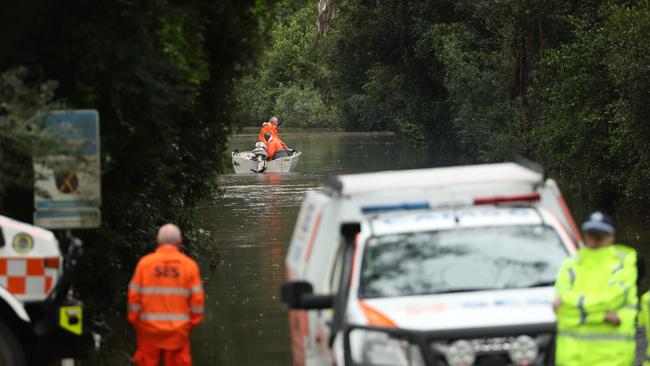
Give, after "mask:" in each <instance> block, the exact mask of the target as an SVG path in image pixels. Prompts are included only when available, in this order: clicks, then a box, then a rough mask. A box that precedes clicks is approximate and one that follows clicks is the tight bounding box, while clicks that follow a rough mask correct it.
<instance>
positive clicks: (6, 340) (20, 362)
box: [0, 320, 27, 366]
mask: <svg viewBox="0 0 650 366" xmlns="http://www.w3.org/2000/svg"><path fill="white" fill-rule="evenodd" d="M26 364H27V360H26V359H25V350H23V346H22V345H21V344H20V342H19V341H18V338H16V335H15V334H14V332H13V331H12V330H11V329H10V328H9V327H8V326H7V325H6V324H5V323H4V322H3V321H1V320H0V365H7V366H25V365H26Z"/></svg>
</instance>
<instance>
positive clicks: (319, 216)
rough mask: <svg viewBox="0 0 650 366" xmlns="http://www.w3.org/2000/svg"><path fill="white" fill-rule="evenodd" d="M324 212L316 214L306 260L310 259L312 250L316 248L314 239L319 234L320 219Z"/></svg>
mask: <svg viewBox="0 0 650 366" xmlns="http://www.w3.org/2000/svg"><path fill="white" fill-rule="evenodd" d="M321 216H322V213H320V212H319V213H318V215H317V216H316V222H314V229H313V230H312V232H311V235H310V236H309V242H308V243H307V251H306V252H305V262H307V261H308V260H309V257H310V256H311V250H312V249H313V248H314V240H315V239H316V234H318V227H319V226H320V219H321Z"/></svg>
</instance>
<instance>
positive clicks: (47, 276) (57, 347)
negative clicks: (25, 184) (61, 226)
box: [0, 216, 96, 366]
mask: <svg viewBox="0 0 650 366" xmlns="http://www.w3.org/2000/svg"><path fill="white" fill-rule="evenodd" d="M68 248H69V249H68V254H67V255H66V257H63V256H62V255H61V249H60V248H59V242H58V240H57V239H56V237H55V236H54V234H53V233H52V232H50V231H48V230H44V229H41V228H38V227H36V226H32V225H28V224H25V223H21V222H18V221H15V220H12V219H10V218H7V217H4V216H0V365H7V366H22V365H46V364H50V363H51V362H52V361H54V360H57V359H62V358H73V357H78V356H81V355H83V354H84V353H86V352H87V351H88V350H90V349H92V348H94V347H95V346H96V345H95V343H96V342H95V341H96V336H95V335H94V334H92V333H91V332H89V331H88V330H87V329H85V327H84V325H83V322H84V319H83V306H82V304H81V303H80V302H79V301H76V300H74V299H73V298H71V297H70V296H69V289H70V284H71V281H72V276H73V274H74V269H75V267H76V263H77V261H78V259H79V256H80V254H81V242H80V241H79V240H78V239H71V240H70V243H69V245H68Z"/></svg>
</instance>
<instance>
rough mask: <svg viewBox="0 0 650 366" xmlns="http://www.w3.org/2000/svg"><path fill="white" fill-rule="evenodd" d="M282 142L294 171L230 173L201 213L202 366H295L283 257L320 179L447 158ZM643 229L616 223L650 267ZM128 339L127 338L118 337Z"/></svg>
mask: <svg viewBox="0 0 650 366" xmlns="http://www.w3.org/2000/svg"><path fill="white" fill-rule="evenodd" d="M283 138H284V140H285V142H286V143H287V144H288V145H289V146H290V147H293V148H297V149H299V150H301V151H303V154H302V156H301V161H300V163H299V165H298V171H297V172H296V173H292V174H285V175H264V174H262V175H254V174H251V175H235V174H233V173H227V174H224V175H222V176H221V177H220V178H219V182H218V183H219V186H220V187H221V189H222V194H221V195H218V196H215V198H214V200H212V201H211V202H207V203H206V204H205V205H204V206H203V207H201V213H202V215H201V216H202V220H203V222H202V225H203V226H204V227H206V228H207V229H209V230H210V231H211V232H212V233H213V235H214V237H215V239H216V240H217V242H218V250H217V253H215V254H214V256H212V257H211V258H208V259H206V258H202V260H203V262H204V263H205V264H206V265H204V266H203V267H202V275H203V277H204V279H205V283H204V286H205V290H206V314H205V321H204V323H203V324H202V325H201V326H199V327H198V328H197V329H196V330H195V331H194V332H193V335H192V349H193V350H192V353H193V357H194V361H195V365H197V366H203V365H214V366H258V365H265V366H276V365H277V366H280V365H282V366H285V365H290V363H291V355H290V343H289V332H288V321H287V313H286V311H285V309H284V308H283V306H282V305H281V303H280V300H279V287H280V285H281V283H282V281H283V280H284V275H285V268H284V257H285V254H286V250H287V247H288V244H289V240H290V238H291V234H292V231H293V225H294V221H295V219H296V217H297V215H298V210H299V208H300V203H301V201H302V198H303V196H304V194H305V192H306V191H308V190H311V189H317V187H318V185H319V184H320V181H321V179H322V178H324V177H325V176H328V175H332V174H347V173H358V172H368V171H378V170H390V169H408V168H422V167H432V166H440V165H449V164H450V161H451V160H450V159H441V158H440V157H435V156H433V155H434V154H431V153H429V152H427V151H426V150H424V148H419V147H414V146H411V145H409V144H408V143H406V142H404V141H402V140H400V139H399V138H397V137H395V136H393V135H389V134H354V133H312V134H287V135H284V136H283ZM255 141H256V136H254V135H236V136H233V137H232V138H231V147H232V148H233V149H234V148H237V149H239V150H248V149H251V148H252V147H253V146H254V144H255ZM619 216H620V215H619ZM581 217H582V215H579V217H576V218H577V219H580V218H581ZM647 223H648V219H647V218H644V217H625V218H624V219H623V220H621V222H619V225H618V226H619V233H620V235H619V237H620V238H621V242H623V243H628V244H630V245H633V246H635V247H637V248H639V249H640V251H641V252H642V253H644V255H645V257H646V258H649V259H648V262H650V250H649V249H650V247H648V245H644V244H645V242H644V238H648V237H650V230H648V224H647ZM128 332H130V330H128ZM116 337H117V338H120V336H119V335H118V334H117V333H114V334H113V337H112V338H116ZM127 341H128V342H130V341H129V337H123V339H122V340H121V342H122V343H125V342H127ZM117 348H118V349H120V351H118V352H116V354H115V353H114V354H113V357H110V359H111V360H108V359H104V360H103V361H104V362H107V363H106V364H109V365H114V364H115V365H120V364H127V363H128V362H127V361H126V360H127V359H128V354H129V353H130V352H131V351H132V349H133V346H132V345H129V346H128V347H127V346H126V345H124V344H123V345H122V346H119V347H117ZM124 348H127V349H124ZM118 360H119V361H118ZM104 362H102V364H104Z"/></svg>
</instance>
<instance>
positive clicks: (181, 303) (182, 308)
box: [127, 244, 205, 349]
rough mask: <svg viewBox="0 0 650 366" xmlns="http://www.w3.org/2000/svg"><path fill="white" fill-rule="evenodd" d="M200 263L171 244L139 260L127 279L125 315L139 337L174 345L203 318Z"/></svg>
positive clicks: (185, 339)
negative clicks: (132, 273)
mask: <svg viewBox="0 0 650 366" xmlns="http://www.w3.org/2000/svg"><path fill="white" fill-rule="evenodd" d="M204 303H205V295H204V293H203V285H202V284H201V275H200V274H199V267H198V265H197V264H196V262H194V261H193V260H192V259H190V258H189V257H188V256H186V255H185V254H183V253H181V251H180V250H179V249H178V248H177V247H176V246H174V245H168V244H163V245H160V246H159V247H158V249H156V251H155V252H154V253H151V254H149V255H146V256H144V257H143V258H142V259H141V260H140V262H139V263H138V265H137V267H136V269H135V273H134V275H133V279H131V283H129V292H128V309H127V310H128V319H129V322H131V323H132V324H133V326H134V327H135V329H136V332H137V333H138V339H142V340H145V341H147V342H151V343H153V344H156V345H157V347H158V348H162V349H177V348H179V347H181V346H183V345H184V344H185V343H186V342H188V340H189V332H190V330H191V329H192V328H194V327H195V326H197V325H198V324H199V323H200V322H201V321H202V320H203V307H204Z"/></svg>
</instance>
